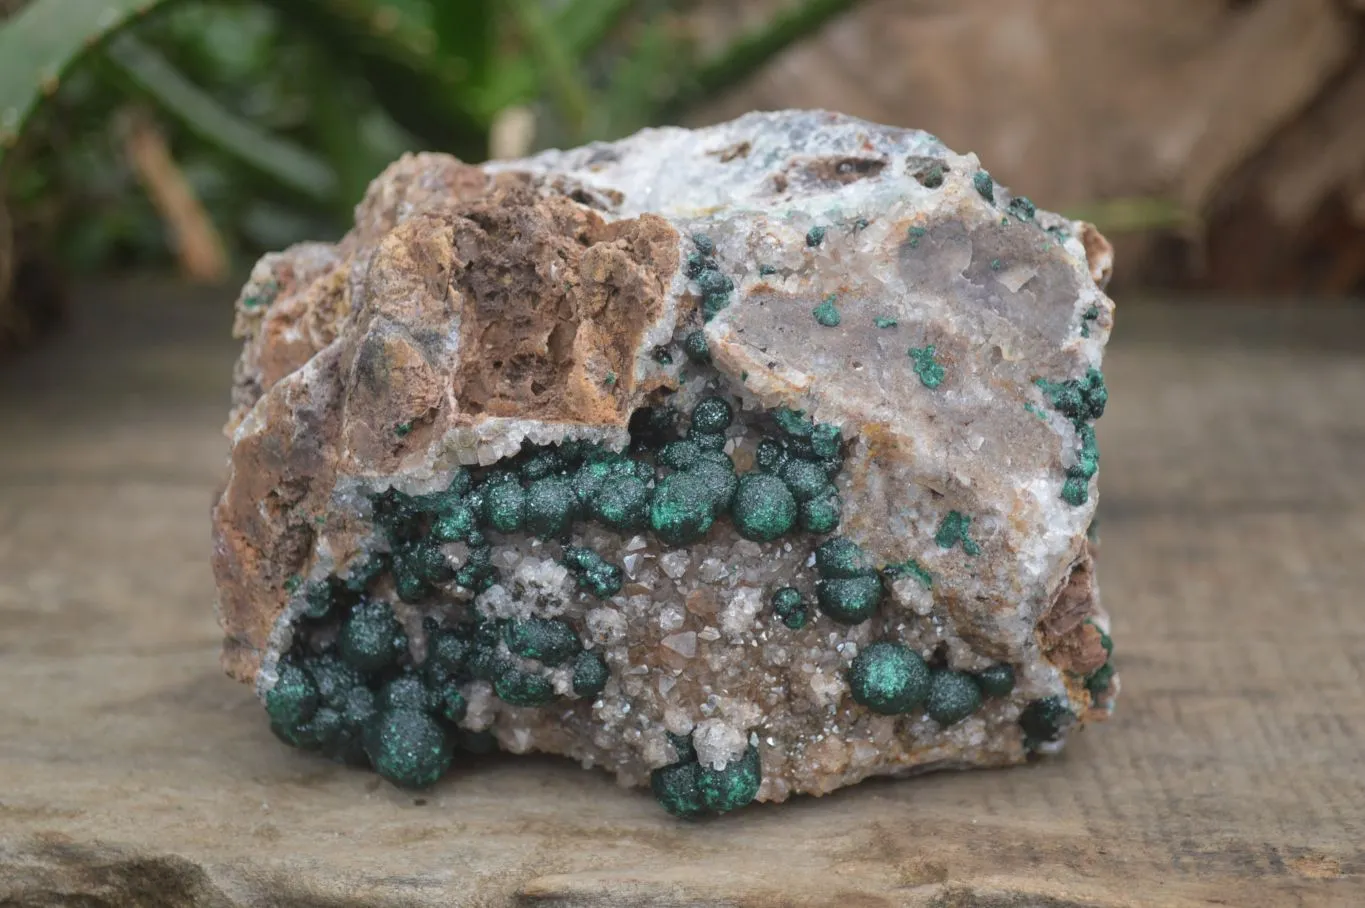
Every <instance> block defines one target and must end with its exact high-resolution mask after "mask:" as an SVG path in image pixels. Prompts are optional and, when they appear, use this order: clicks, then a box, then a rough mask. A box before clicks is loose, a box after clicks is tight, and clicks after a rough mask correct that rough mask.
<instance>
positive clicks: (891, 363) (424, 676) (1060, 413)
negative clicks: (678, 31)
mask: <svg viewBox="0 0 1365 908" xmlns="http://www.w3.org/2000/svg"><path fill="white" fill-rule="evenodd" d="M1109 259H1110V256H1109V247H1108V244H1107V243H1106V242H1105V241H1104V239H1103V238H1102V237H1101V236H1100V235H1099V234H1098V233H1097V232H1096V231H1095V230H1094V229H1093V228H1092V227H1090V226H1089V225H1086V224H1082V223H1073V222H1069V221H1066V220H1064V219H1062V218H1060V217H1058V216H1056V215H1051V214H1048V213H1046V212H1042V211H1039V210H1037V209H1036V208H1035V207H1034V206H1033V204H1032V203H1031V202H1029V200H1028V199H1026V198H1024V197H1022V196H1015V195H1013V194H1011V193H1010V192H1009V191H1008V190H1006V189H1005V188H1004V187H1003V186H1000V185H998V184H996V183H995V182H994V181H993V180H992V179H991V177H990V175H989V174H988V173H987V172H986V171H984V170H982V169H981V168H980V166H979V164H978V163H977V160H976V158H975V157H974V156H972V155H966V156H963V155H958V154H954V153H953V152H951V151H949V150H948V149H947V148H945V147H944V146H943V145H942V144H941V143H940V142H939V141H938V140H937V139H935V138H934V137H932V136H929V135H927V134H925V133H922V132H915V131H911V130H902V129H892V128H888V127H882V126H877V125H874V124H871V123H866V122H863V121H859V120H855V119H851V118H848V117H843V116H838V115H834V114H828V113H822V112H784V113H773V114H753V115H749V116H745V117H743V118H741V119H739V120H736V121H734V122H732V123H728V124H724V125H720V126H715V127H711V128H708V129H703V130H698V131H692V132H689V131H685V130H680V129H661V130H650V131H646V132H642V133H640V134H638V135H636V136H634V137H632V138H629V139H626V140H624V141H621V142H617V143H614V144H599V145H592V146H588V147H585V148H580V149H576V150H573V151H568V152H547V153H545V154H541V155H538V156H536V157H533V158H529V159H526V160H522V161H511V162H499V163H497V164H489V165H484V166H482V167H473V166H468V165H465V164H462V163H460V162H459V161H456V160H454V159H452V158H449V157H446V156H442V155H432V154H424V155H415V156H409V157H405V158H404V159H403V160H401V161H399V162H398V163H396V164H395V165H393V166H392V167H391V168H390V169H389V170H388V171H387V172H385V173H384V174H383V175H382V176H380V177H379V179H377V180H376V181H375V183H374V184H373V186H371V188H370V191H369V193H368V194H367V196H366V198H365V199H364V201H363V202H362V203H361V204H360V206H359V208H358V209H357V212H356V227H355V229H354V230H352V231H351V233H349V234H348V235H347V236H346V237H345V238H343V239H342V240H341V241H340V242H339V243H337V244H335V245H322V244H308V245H303V246H298V247H295V248H293V249H290V250H287V251H286V252H283V253H280V254H276V255H269V256H266V257H265V258H264V259H263V260H262V261H261V262H260V263H259V264H258V265H257V267H256V269H255V270H254V271H253V273H252V277H251V280H250V282H249V283H248V284H247V286H246V288H245V289H244V290H243V292H242V295H241V297H240V299H239V301H238V304H237V326H236V327H237V332H238V334H239V335H240V336H241V337H243V338H245V347H244V350H243V353H242V357H241V360H240V362H239V363H238V367H237V371H236V381H235V387H234V391H233V410H232V415H231V418H230V420H229V423H228V426H227V432H228V435H229V436H230V437H231V439H232V453H231V463H230V471H229V475H228V479H227V482H226V485H225V487H224V490H223V493H222V497H221V498H220V500H219V501H218V503H217V505H216V507H215V508H214V514H213V523H214V542H215V550H214V569H215V573H216V576H217V581H218V586H219V617H220V620H221V622H222V625H223V628H224V631H225V633H226V640H225V644H224V654H223V658H224V663H225V665H226V668H227V670H228V671H229V672H230V673H231V674H232V675H233V676H234V677H236V678H239V679H241V680H243V681H249V682H252V683H253V684H255V686H256V690H257V692H258V694H259V695H260V697H261V698H262V700H263V701H264V704H265V708H266V711H267V712H268V714H269V717H270V722H271V727H272V728H273V729H274V731H275V733H276V735H278V736H279V737H280V738H281V739H283V740H284V741H285V742H287V743H289V744H292V745H295V746H298V747H302V748H306V749H312V750H317V751H319V752H320V753H322V754H324V755H326V756H328V757H331V758H333V759H336V760H340V761H344V762H348V763H354V764H356V765H368V766H373V767H374V769H376V770H377V771H378V772H379V773H380V774H381V775H383V776H385V777H386V778H388V779H391V780H392V781H394V782H396V783H398V784H400V785H409V786H422V785H428V784H431V783H433V782H435V781H436V780H437V779H438V778H439V777H440V776H441V774H442V773H443V772H444V771H445V770H446V769H447V768H448V767H449V766H450V764H451V763H452V761H454V760H457V759H459V754H460V753H461V752H462V751H466V750H487V749H492V748H501V749H503V750H508V751H512V752H514V753H525V752H528V751H547V752H550V753H558V754H565V755H568V756H571V757H573V758H575V759H577V760H579V761H581V762H582V763H583V765H585V766H599V767H603V768H605V769H607V770H608V771H610V772H612V773H614V774H615V775H616V776H617V778H618V779H619V780H620V781H621V782H622V783H623V784H629V785H649V786H650V787H651V788H652V790H653V792H654V794H655V796H656V797H657V798H658V799H659V801H660V802H661V803H662V804H663V806H664V807H665V808H667V809H668V810H669V811H671V812H672V813H675V814H677V815H680V816H688V817H690V816H699V815H703V814H708V813H719V812H724V811H728V810H731V809H734V808H737V807H740V806H742V805H744V804H746V803H748V802H750V801H752V800H760V801H782V800H785V799H786V798H787V797H789V796H790V795H793V794H798V793H812V794H822V793H825V792H829V791H832V790H834V789H836V788H839V787H841V786H844V785H849V784H852V783H854V782H857V781H858V780H860V779H863V778H866V777H868V776H873V775H888V774H905V773H912V772H917V771H923V770H928V769H937V768H947V767H970V766H998V765H1004V764H1009V763H1016V762H1019V761H1021V760H1023V759H1025V758H1026V757H1027V756H1028V755H1029V754H1030V753H1031V752H1035V751H1052V750H1055V749H1056V748H1058V747H1060V746H1061V743H1062V742H1063V740H1064V738H1065V737H1066V735H1067V734H1068V732H1069V731H1070V730H1071V729H1072V728H1074V727H1076V726H1077V725H1079V724H1081V723H1083V722H1085V721H1088V720H1092V719H1099V718H1103V717H1104V716H1105V715H1107V713H1108V711H1109V710H1110V709H1111V708H1112V704H1113V701H1114V697H1115V695H1116V693H1117V690H1118V679H1117V678H1116V677H1115V676H1114V674H1113V671H1112V668H1111V664H1110V662H1109V652H1110V649H1111V644H1110V640H1109V637H1108V634H1107V628H1108V619H1107V617H1106V616H1105V614H1104V613H1103V611H1101V609H1100V606H1099V602H1098V591H1097V589H1096V586H1095V582H1094V569H1093V559H1092V554H1091V545H1090V543H1089V541H1088V540H1087V530H1088V529H1089V527H1090V524H1091V521H1092V519H1093V517H1094V511H1095V501H1096V493H1095V482H1096V479H1095V476H1096V471H1097V467H1098V460H1099V454H1098V450H1097V448H1096V445H1095V433H1094V421H1095V420H1096V419H1098V418H1099V417H1100V415H1101V414H1102V413H1103V412H1104V407H1105V401H1106V391H1105V387H1104V379H1103V377H1102V375H1101V373H1100V371H1099V366H1100V357H1101V352H1102V350H1103V347H1104V344H1105V341H1106V340H1107V338H1108V336H1109V329H1110V325H1111V321H1112V316H1113V304H1112V303H1111V302H1110V301H1109V300H1108V299H1107V298H1106V297H1105V296H1104V294H1103V293H1102V291H1101V289H1100V288H1101V287H1102V286H1103V284H1104V283H1105V281H1106V279H1107V277H1108V272H1109V266H1110V261H1109Z"/></svg>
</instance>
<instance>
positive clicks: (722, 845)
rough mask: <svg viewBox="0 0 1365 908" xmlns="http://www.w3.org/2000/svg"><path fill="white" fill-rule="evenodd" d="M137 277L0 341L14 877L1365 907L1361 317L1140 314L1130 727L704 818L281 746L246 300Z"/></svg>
mask: <svg viewBox="0 0 1365 908" xmlns="http://www.w3.org/2000/svg"><path fill="white" fill-rule="evenodd" d="M131 296H132V297H134V298H132V299H130V298H129V297H130V295H128V294H116V295H115V296H114V297H112V298H107V299H91V298H87V300H86V302H85V304H84V307H83V309H82V311H81V312H80V313H79V315H78V321H77V326H78V330H77V333H76V334H75V335H74V336H72V337H69V338H67V339H66V340H64V341H62V342H61V343H60V344H58V345H56V346H54V347H52V348H50V350H49V351H47V352H45V354H44V355H43V356H42V357H40V358H33V357H30V358H27V359H25V360H23V361H20V362H18V363H14V364H11V366H9V367H7V368H6V369H5V370H4V371H0V426H3V433H2V434H0V438H2V439H3V441H0V691H3V692H4V696H3V697H0V904H9V903H15V904H63V903H66V902H69V901H74V900H75V899H76V898H78V897H86V896H88V897H91V898H95V897H98V898H102V899H104V900H105V901H104V902H102V904H111V905H146V904H177V905H178V904H195V905H212V906H239V905H253V906H254V905H265V904H292V905H324V904H325V905H367V906H370V905H378V906H389V905H395V906H396V905H419V906H420V905H437V904H441V905H449V904H477V905H499V904H514V903H519V904H534V905H553V906H578V905H622V906H625V905H630V906H663V905H670V906H672V905H744V906H767V905H773V906H777V905H784V906H785V905H836V904H837V905H855V906H893V905H894V906H901V905H912V906H918V905H925V906H930V905H933V906H951V905H989V906H1003V905H1030V906H1032V905H1048V906H1128V905H1134V906H1136V905H1163V906H1165V905H1172V906H1186V905H1190V906H1193V905H1209V904H1225V905H1236V906H1239V908H1241V906H1246V908H1255V906H1261V905H1265V906H1280V905H1343V906H1346V905H1357V904H1365V850H1363V849H1362V839H1365V756H1362V754H1365V692H1363V691H1362V687H1363V686H1365V685H1362V682H1363V681H1365V618H1362V614H1363V613H1362V611H1361V608H1360V590H1361V589H1362V588H1365V559H1362V558H1361V557H1360V552H1361V546H1362V542H1365V483H1362V482H1361V480H1360V476H1361V475H1362V471H1365V398H1362V397H1361V395H1360V393H1359V389H1360V388H1361V387H1365V350H1361V349H1359V347H1358V344H1354V343H1352V342H1351V341H1350V338H1356V339H1358V338H1360V337H1362V336H1365V315H1362V314H1352V313H1345V312H1335V313H1325V314H1322V315H1318V316H1309V315H1301V316H1298V317H1297V318H1296V319H1295V320H1286V316H1285V315H1284V314H1278V315H1269V314H1265V313H1260V314H1257V313H1252V314H1241V313H1237V312H1233V311H1227V310H1213V311H1204V312H1199V311H1192V310H1190V309H1188V308H1178V307H1173V308H1169V309H1143V308H1133V309H1128V310H1124V311H1121V312H1120V321H1119V330H1118V333H1117V335H1116V337H1117V341H1116V345H1115V346H1114V348H1113V349H1112V352H1111V355H1110V358H1109V361H1108V363H1107V373H1108V375H1109V379H1110V387H1111V389H1112V392H1113V398H1112V405H1111V410H1110V412H1109V414H1108V415H1106V417H1105V419H1104V420H1103V421H1102V422H1101V425H1100V432H1101V444H1102V446H1103V448H1104V463H1103V471H1102V472H1103V479H1104V481H1103V486H1102V488H1103V495H1104V500H1103V505H1102V515H1103V516H1102V528H1101V533H1102V536H1103V551H1102V554H1101V582H1102V584H1103V587H1104V594H1105V596H1106V603H1107V605H1108V606H1109V608H1110V610H1111V611H1112V612H1113V614H1114V616H1115V640H1116V643H1117V647H1118V648H1117V653H1118V658H1120V659H1121V663H1120V668H1121V671H1122V675H1123V683H1124V690H1123V693H1122V697H1121V699H1120V702H1119V708H1118V712H1117V714H1116V716H1115V717H1114V719H1113V721H1112V722H1110V723H1108V724H1107V725H1105V726H1099V727H1096V728H1094V729H1092V730H1089V731H1087V732H1086V733H1085V734H1084V735H1083V736H1081V737H1080V738H1079V739H1078V740H1076V741H1074V742H1073V743H1072V745H1071V746H1070V748H1069V749H1068V751H1067V753H1066V754H1065V755H1064V756H1063V757H1061V758H1059V759H1054V760H1047V761H1041V762H1038V763H1036V764H1033V765H1030V766H1026V767H1022V768H1019V769H1014V770H1003V771H992V772H975V773H963V774H943V775H936V776H927V777H922V778H918V779H910V780H904V781H899V782H878V783H871V784H864V785H861V786H858V787H857V788H855V789H852V790H849V791H845V792H840V793H838V794H836V795H833V796H830V797H827V798H823V799H818V800H817V799H798V800H795V801H793V802H790V803H788V804H785V805H781V806H772V807H765V806H760V807H756V808H752V809H747V810H744V811H741V812H739V813H738V814H735V815H733V816H730V817H727V818H724V819H722V820H720V821H718V822H710V823H702V824H687V823H682V822H679V821H675V820H672V819H670V818H669V817H667V816H666V815H664V814H663V813H662V812H661V811H659V810H658V809H657V808H656V806H655V805H654V804H653V802H652V800H651V799H650V798H649V796H648V795H646V794H642V793H639V792H633V791H623V790H620V789H617V788H616V787H615V786H613V785H612V784H611V783H610V782H609V781H608V780H607V779H606V778H605V776H603V775H601V774H598V773H592V772H584V771H581V770H579V769H578V768H577V767H575V766H573V765H571V764H569V763H567V762H565V761H561V760H550V759H540V758H508V759H487V760H483V761H480V762H477V763H473V764H470V765H468V766H467V767H465V768H464V769H462V770H457V771H456V772H454V773H453V774H452V776H451V778H449V779H448V780H447V781H445V782H443V783H442V784H441V785H440V786H439V787H437V788H436V789H435V790H434V791H432V792H429V793H427V794H425V795H421V796H414V795H411V794H402V793H399V792H397V791H396V790H394V789H392V788H391V787H389V786H387V785H384V784H381V783H380V782H379V780H378V779H377V778H376V777H374V776H373V775H372V774H369V773H360V772H354V771H349V770H346V769H343V768H339V767H336V766H333V765H330V764H326V763H323V762H322V761H318V760H315V759H312V758H310V757H309V756H307V755H305V754H300V753H298V752H295V751H290V750H288V749H287V748H285V747H283V746H281V745H279V744H277V742H275V741H274V739H273V738H271V736H270V734H269V732H268V731H267V730H266V727H265V722H264V717H263V715H262V713H261V711H260V709H259V707H258V706H257V705H256V704H255V702H254V701H253V700H252V697H251V694H250V692H249V691H248V690H246V689H244V688H242V687H239V686H237V685H234V684H232V683H231V682H229V681H228V680H227V679H226V678H224V677H222V675H221V673H220V671H219V669H218V665H217V648H218V633H217V628H216V626H215V624H214V620H213V615H212V612H211V608H210V602H211V598H212V583H211V578H210V575H209V572H208V568H207V551H206V549H207V545H208V541H207V531H206V525H207V518H206V511H207V507H208V504H209V500H210V497H211V493H212V490H213V486H214V484H215V483H216V482H217V479H218V474H219V471H220V469H221V468H222V456H223V453H224V444H223V442H222V440H221V438H220V436H219V435H218V434H217V433H218V427H219V424H220V422H221V420H222V417H223V412H224V410H225V407H226V401H225V394H224V389H225V388H226V387H227V378H228V370H229V368H230V361H231V356H232V352H233V351H232V349H231V347H230V346H229V345H228V343H227V342H226V341H225V339H224V338H225V336H226V327H227V326H226V322H227V316H228V313H227V309H226V307H225V306H221V305H218V306H216V308H209V307H207V306H196V305H195V304H193V303H192V302H187V301H183V300H178V301H175V303H174V304H173V305H171V306H163V305H159V303H165V302H166V301H165V300H164V299H163V300H160V301H158V300H157V299H156V298H155V294H149V293H147V292H138V293H136V294H132V295H131ZM218 302H219V303H221V301H218Z"/></svg>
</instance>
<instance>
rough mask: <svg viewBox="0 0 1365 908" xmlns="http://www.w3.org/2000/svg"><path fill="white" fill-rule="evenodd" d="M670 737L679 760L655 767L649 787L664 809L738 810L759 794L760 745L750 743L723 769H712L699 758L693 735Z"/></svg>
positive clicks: (683, 813) (689, 814) (685, 813)
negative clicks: (754, 745) (692, 738)
mask: <svg viewBox="0 0 1365 908" xmlns="http://www.w3.org/2000/svg"><path fill="white" fill-rule="evenodd" d="M669 739H670V740H671V741H672V743H673V747H674V750H675V751H677V754H678V760H677V762H676V763H670V764H669V765H668V766H662V767H660V768H658V769H656V770H654V772H652V773H651V774H650V777H649V787H650V789H651V790H652V791H653V792H654V798H655V800H657V801H658V802H659V803H660V804H661V805H663V808H664V810H667V811H668V812H669V813H671V814H673V815H674V816H676V817H683V818H684V819H694V818H697V817H702V816H707V815H709V814H720V813H727V812H729V811H731V810H738V809H739V808H741V807H743V806H744V805H745V804H748V803H749V802H751V801H752V800H753V799H754V798H755V797H756V796H757V795H758V787H759V785H760V784H761V783H762V781H763V765H762V761H761V760H760V759H759V755H758V748H756V747H753V746H752V745H751V746H750V747H749V748H748V749H747V750H746V751H745V752H744V755H743V756H742V757H740V758H739V759H738V760H735V761H733V762H731V763H729V764H727V765H726V767H725V768H724V769H713V768H712V767H710V766H703V765H701V764H700V763H698V762H697V753H696V750H695V749H694V748H693V747H692V742H691V739H690V737H684V736H678V735H671V734H670V735H669Z"/></svg>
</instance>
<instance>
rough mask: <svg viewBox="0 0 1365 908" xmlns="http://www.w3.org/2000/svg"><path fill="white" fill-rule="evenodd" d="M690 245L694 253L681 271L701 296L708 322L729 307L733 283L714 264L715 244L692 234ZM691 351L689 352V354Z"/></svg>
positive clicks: (702, 308)
mask: <svg viewBox="0 0 1365 908" xmlns="http://www.w3.org/2000/svg"><path fill="white" fill-rule="evenodd" d="M692 245H693V246H694V247H695V248H696V251H695V252H693V253H692V254H691V255H689V256H688V257H687V261H686V262H685V263H684V264H683V271H684V272H685V273H686V274H687V276H688V278H689V279H691V280H693V281H695V282H696V284H697V290H698V292H699V293H700V294H701V312H702V319H703V320H704V321H708V322H709V321H710V320H711V319H713V318H715V317H716V314H717V313H718V312H720V311H721V310H722V309H724V308H725V307H726V306H729V305H730V294H731V293H732V292H733V291H734V289H735V282H734V281H733V280H732V279H731V278H730V277H729V276H727V275H725V274H722V273H721V270H720V265H719V264H718V263H717V262H716V259H715V257H714V256H715V254H716V244H715V243H713V242H712V241H711V238H710V237H709V236H707V235H706V234H704V233H698V234H694V235H693V237H692ZM690 352H691V351H689V354H690Z"/></svg>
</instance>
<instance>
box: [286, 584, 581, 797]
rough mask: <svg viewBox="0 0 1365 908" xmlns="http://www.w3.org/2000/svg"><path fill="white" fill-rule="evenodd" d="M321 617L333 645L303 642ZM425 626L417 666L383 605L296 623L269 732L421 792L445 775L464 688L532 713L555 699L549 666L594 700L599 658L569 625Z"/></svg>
mask: <svg viewBox="0 0 1365 908" xmlns="http://www.w3.org/2000/svg"><path fill="white" fill-rule="evenodd" d="M329 619H330V620H332V621H336V620H339V621H340V626H339V629H338V633H337V637H336V642H335V643H334V644H326V645H323V646H313V645H310V643H309V639H310V638H311V636H312V635H311V634H310V633H309V631H311V630H312V629H314V628H315V627H317V626H318V625H319V623H320V622H323V621H328V620H329ZM425 630H426V654H425V658H424V659H423V660H422V661H421V663H420V664H417V665H414V664H413V661H412V660H411V658H410V657H409V655H408V640H407V636H406V634H404V632H403V630H402V627H401V625H400V624H399V622H398V620H397V618H396V617H395V616H394V614H393V610H392V608H391V607H390V606H389V605H388V604H387V603H384V602H379V601H373V600H368V599H364V598H360V599H359V600H358V601H355V602H353V603H352V604H351V605H350V607H349V610H348V611H347V612H346V613H345V614H344V615H333V614H331V612H330V610H329V611H324V612H322V613H321V614H316V615H315V616H313V617H305V618H303V619H301V622H300V625H299V626H298V628H296V642H295V646H294V648H293V649H292V650H291V652H290V653H289V654H288V655H287V656H286V657H285V658H284V659H282V660H281V662H280V664H279V666H278V679H277V681H276V683H275V685H274V687H272V688H271V690H270V692H269V693H267V694H266V711H267V713H268V714H269V716H270V719H271V729H272V730H273V731H274V732H275V734H276V735H277V736H278V737H279V738H280V739H281V740H283V741H285V742H286V743H288V744H291V745H293V746H295V747H301V748H304V749H306V750H316V751H321V752H322V753H323V754H325V755H326V756H329V757H331V758H333V759H335V760H338V761H341V762H345V763H350V764H353V765H367V764H368V765H372V766H373V767H374V768H375V770H376V771H378V772H379V774H380V775H382V776H383V777H384V778H386V779H389V780H390V781H392V782H394V783H395V784H398V785H402V786H405V787H413V788H420V787H424V786H427V785H430V784H432V783H434V782H435V781H436V780H437V779H438V778H440V777H441V775H442V774H443V773H444V772H445V770H446V769H448V768H449V766H450V763H451V760H452V759H453V756H454V752H455V750H456V745H457V743H458V742H460V741H461V737H462V736H461V733H460V732H459V730H458V728H457V725H458V723H459V722H460V721H461V720H462V719H463V718H464V716H465V710H466V706H467V704H466V702H465V698H464V695H463V694H462V693H461V692H460V687H461V686H462V685H463V684H466V683H468V682H469V681H473V680H485V681H489V682H491V683H492V685H493V689H494V691H495V693H496V694H497V695H498V696H499V697H500V698H501V699H503V700H504V701H506V702H507V703H510V704H512V705H514V706H527V707H535V706H546V705H548V704H550V703H552V702H553V701H554V700H555V699H556V694H555V692H554V687H553V685H552V684H551V683H550V680H549V677H548V669H549V668H551V667H555V666H569V667H570V668H571V672H572V683H573V690H574V693H575V695H577V696H579V697H595V696H596V695H597V694H598V693H600V692H601V691H602V689H603V688H604V687H605V686H606V683H607V677H608V670H607V665H606V662H605V661H604V660H603V659H602V656H601V654H599V653H596V652H593V651H591V650H586V649H584V648H583V646H582V644H581V643H580V641H579V638H578V634H577V632H576V631H575V630H574V629H573V627H572V626H570V625H569V624H568V623H567V622H564V621H561V620H558V619H551V618H529V619H526V620H522V621H506V620H479V621H476V622H472V623H468V624H463V625H460V626H458V627H453V628H446V627H442V626H440V624H439V623H438V622H436V621H435V620H434V619H431V618H428V619H427V622H426V628H425ZM499 643H502V644H503V645H504V646H505V648H506V650H507V652H510V653H511V654H514V655H515V656H517V657H520V659H513V658H512V657H511V656H509V655H506V654H505V653H504V652H503V649H502V648H501V647H499Z"/></svg>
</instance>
